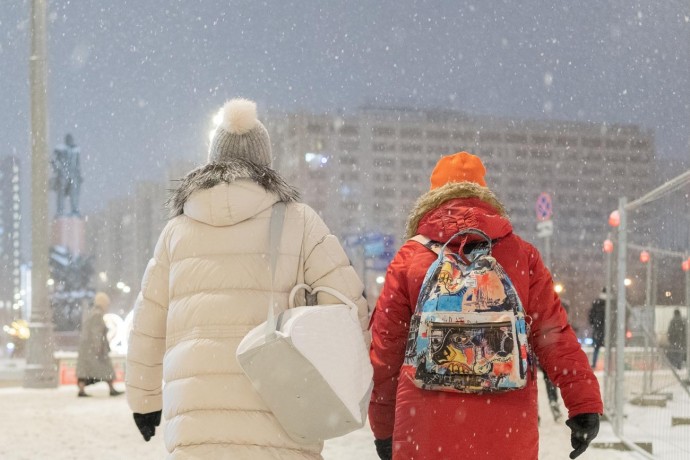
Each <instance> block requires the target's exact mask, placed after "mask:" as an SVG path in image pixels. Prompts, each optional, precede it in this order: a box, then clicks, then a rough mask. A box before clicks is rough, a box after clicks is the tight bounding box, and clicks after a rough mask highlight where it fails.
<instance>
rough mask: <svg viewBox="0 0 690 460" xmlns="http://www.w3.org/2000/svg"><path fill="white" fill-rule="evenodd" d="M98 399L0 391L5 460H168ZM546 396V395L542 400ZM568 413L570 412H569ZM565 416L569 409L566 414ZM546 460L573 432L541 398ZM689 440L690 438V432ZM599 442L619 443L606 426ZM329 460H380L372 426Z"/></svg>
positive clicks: (339, 442) (111, 402) (116, 405)
mask: <svg viewBox="0 0 690 460" xmlns="http://www.w3.org/2000/svg"><path fill="white" fill-rule="evenodd" d="M89 391H90V393H91V394H93V397H91V398H77V397H76V393H77V390H76V387H74V386H62V387H60V388H58V389H54V390H28V389H23V388H19V387H9V388H1V389H0V408H1V414H2V415H1V417H2V423H0V458H1V459H4V460H34V459H51V460H78V459H94V458H98V459H100V460H109V459H112V460H120V459H123V458H126V459H154V458H163V457H164V456H165V454H166V452H165V448H164V447H163V442H162V436H160V435H156V436H155V437H154V438H153V439H152V440H151V441H150V442H148V443H146V442H144V441H143V440H142V438H141V436H140V435H139V432H138V431H137V429H136V427H135V425H134V422H133V421H132V415H131V413H130V411H129V409H128V407H127V403H126V401H125V399H124V396H119V397H110V396H108V389H107V386H106V385H105V384H98V385H95V386H93V387H90V388H89ZM544 394H545V392H544V391H541V392H540V396H543V395H544ZM563 410H564V409H563ZM564 411H565V410H564ZM540 413H541V414H542V422H541V427H540V434H541V443H540V448H539V451H540V455H539V458H541V459H567V458H568V453H569V452H570V450H571V449H570V430H569V429H568V428H567V427H566V426H565V425H564V424H563V421H561V422H560V423H558V424H556V423H554V421H553V419H552V418H551V413H550V412H549V409H548V406H547V403H546V398H545V396H543V397H542V398H541V399H540ZM684 439H686V440H687V439H690V432H689V433H688V434H687V435H686V437H685V438H684ZM597 440H610V441H614V440H615V438H614V437H613V435H612V434H611V429H610V426H609V425H608V424H606V423H604V424H603V425H602V429H601V432H600V435H599V438H598V439H597ZM323 457H324V459H325V460H345V459H347V460H353V459H357V460H377V456H376V452H375V450H374V444H373V437H372V435H371V431H370V430H369V428H368V427H365V428H364V429H362V430H359V431H356V432H354V433H351V434H349V435H347V436H343V437H342V438H338V439H335V440H331V441H328V442H327V443H326V446H325V448H324V452H323ZM580 458H582V459H583V460H587V459H590V460H592V459H601V460H604V459H606V460H619V459H620V460H623V459H639V458H641V457H639V456H638V455H637V454H634V453H631V452H618V451H613V450H604V449H593V448H590V449H589V450H588V451H587V452H585V453H584V454H583V455H582V456H581V457H580Z"/></svg>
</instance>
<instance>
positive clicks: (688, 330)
mask: <svg viewBox="0 0 690 460" xmlns="http://www.w3.org/2000/svg"><path fill="white" fill-rule="evenodd" d="M681 268H682V269H683V271H684V272H685V308H686V310H685V322H686V324H685V334H686V337H685V371H686V372H687V382H690V257H688V258H687V260H684V261H683V263H682V264H681Z"/></svg>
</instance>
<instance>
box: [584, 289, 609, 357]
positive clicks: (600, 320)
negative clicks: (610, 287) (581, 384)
mask: <svg viewBox="0 0 690 460" xmlns="http://www.w3.org/2000/svg"><path fill="white" fill-rule="evenodd" d="M605 318H606V288H604V289H603V290H602V291H601V294H599V297H598V298H597V299H595V300H594V302H592V309H591V310H589V324H590V326H592V341H593V346H594V351H593V352H592V369H594V368H595V367H596V366H597V359H599V349H600V348H601V347H603V346H604V336H605V335H606V328H605ZM607 352H608V350H607Z"/></svg>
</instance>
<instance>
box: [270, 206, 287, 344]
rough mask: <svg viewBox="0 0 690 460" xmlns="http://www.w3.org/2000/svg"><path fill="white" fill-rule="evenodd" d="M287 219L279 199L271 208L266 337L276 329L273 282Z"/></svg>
mask: <svg viewBox="0 0 690 460" xmlns="http://www.w3.org/2000/svg"><path fill="white" fill-rule="evenodd" d="M284 220H285V203H283V202H282V201H279V202H278V203H276V204H274V205H273V209H272V210H271V228H270V234H269V240H268V245H269V250H270V255H271V299H270V303H269V305H268V317H267V319H266V338H267V339H268V337H269V336H270V335H272V334H273V333H274V332H275V330H276V313H275V300H274V295H273V292H274V288H273V283H274V282H275V279H276V265H277V263H278V245H280V236H281V234H282V233H283V221H284Z"/></svg>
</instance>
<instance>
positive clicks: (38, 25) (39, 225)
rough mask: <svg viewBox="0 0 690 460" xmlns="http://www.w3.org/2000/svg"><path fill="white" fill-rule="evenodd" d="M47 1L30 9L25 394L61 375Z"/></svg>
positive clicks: (50, 385) (47, 385)
mask: <svg viewBox="0 0 690 460" xmlns="http://www.w3.org/2000/svg"><path fill="white" fill-rule="evenodd" d="M46 67H47V66H46V0H33V2H32V3H31V57H30V59H29V79H30V87H31V231H32V236H31V263H32V268H31V285H32V286H33V290H32V293H31V317H30V321H29V328H30V329H31V337H30V338H29V344H28V353H27V357H26V368H25V371H24V381H23V386H24V387H25V388H55V387H57V385H58V378H57V377H58V373H57V364H56V362H55V357H54V356H53V348H54V344H53V321H52V318H51V309H50V299H49V296H48V286H47V282H46V281H47V280H48V278H49V273H50V267H49V263H48V226H47V225H46V218H47V216H48V195H47V193H48V145H47V144H48V142H47V140H48V135H47V131H48V128H47V127H48V111H47V99H48V88H47V71H46Z"/></svg>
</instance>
